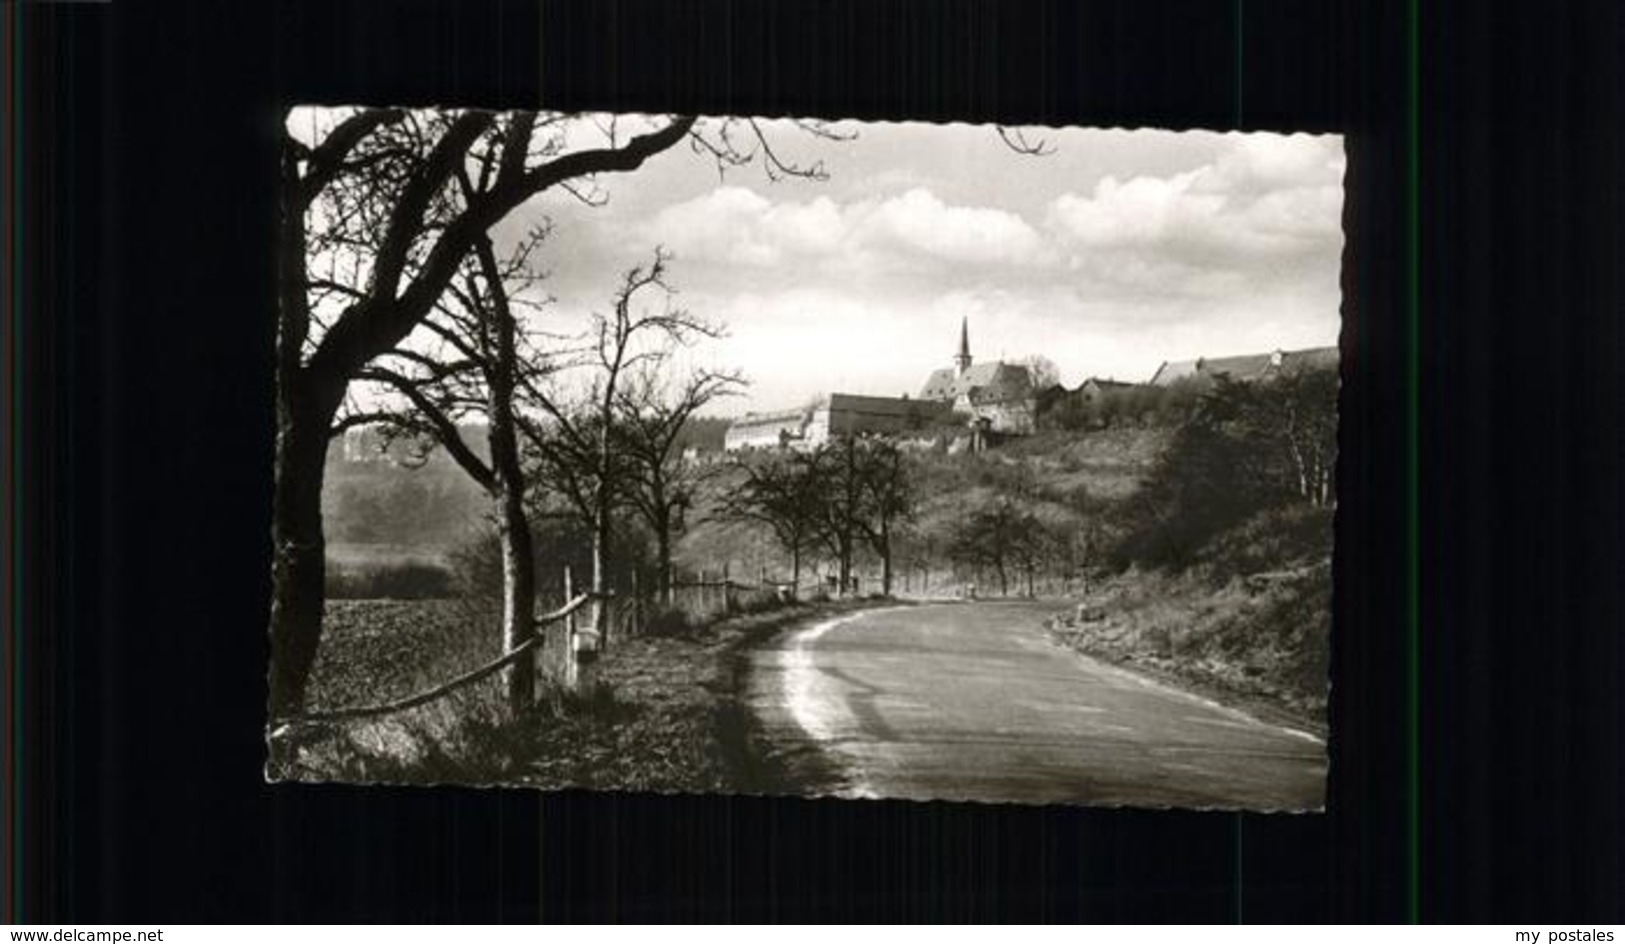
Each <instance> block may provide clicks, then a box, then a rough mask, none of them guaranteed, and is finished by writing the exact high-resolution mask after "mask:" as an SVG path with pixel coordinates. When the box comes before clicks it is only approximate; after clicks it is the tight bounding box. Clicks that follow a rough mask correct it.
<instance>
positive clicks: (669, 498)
mask: <svg viewBox="0 0 1625 944" xmlns="http://www.w3.org/2000/svg"><path fill="white" fill-rule="evenodd" d="M661 366H664V365H663V364H660V365H656V364H649V365H645V368H644V369H643V370H640V371H639V372H638V375H637V376H636V377H634V378H632V382H631V383H629V384H627V385H626V386H625V387H624V388H623V390H622V393H621V396H620V400H619V406H618V410H617V414H618V421H617V423H616V426H615V433H616V436H617V439H616V442H617V445H618V448H619V451H620V453H621V454H622V455H623V456H625V458H626V459H627V460H628V465H629V472H630V476H629V481H628V485H629V486H630V487H629V489H628V491H627V499H628V500H629V501H630V502H631V504H632V507H633V508H635V509H636V510H637V512H638V514H639V516H641V517H642V518H643V521H644V523H645V524H646V525H648V527H649V530H650V532H652V533H653V534H654V538H655V552H656V560H657V562H658V565H659V569H660V573H659V576H658V580H659V590H660V599H661V600H662V601H663V602H665V603H670V602H671V592H672V588H671V560H672V546H671V545H672V535H673V533H674V532H675V531H676V530H677V529H678V528H679V527H680V526H681V524H682V517H683V515H684V514H685V511H686V510H687V509H691V508H692V507H693V506H694V501H695V495H696V492H697V490H698V488H699V486H700V485H701V483H702V481H703V480H704V479H705V478H708V477H710V474H711V473H712V472H714V470H715V467H707V466H701V465H698V464H697V463H694V462H688V461H685V459H684V457H683V456H682V455H681V454H680V453H679V452H678V450H677V443H678V441H679V439H680V437H681V435H682V433H683V429H684V427H685V425H686V424H687V423H688V421H689V418H690V417H692V416H693V415H694V413H695V411H697V410H699V409H701V408H703V407H704V406H706V405H707V404H709V403H711V402H713V401H715V400H717V399H719V398H721V397H725V396H730V395H732V394H735V393H737V392H738V391H739V390H740V389H741V388H742V387H743V386H744V383H745V381H744V378H743V377H742V376H740V375H739V374H738V373H736V372H732V371H716V370H706V369H697V370H694V371H692V372H690V373H689V374H688V376H686V377H685V378H683V379H681V380H679V381H677V382H675V383H672V382H667V381H665V380H663V379H662V376H661V374H662V371H661V370H660V369H659V367H661Z"/></svg>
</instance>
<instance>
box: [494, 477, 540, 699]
mask: <svg viewBox="0 0 1625 944" xmlns="http://www.w3.org/2000/svg"><path fill="white" fill-rule="evenodd" d="M502 491H503V494H502V496H501V502H502V526H501V542H502V648H503V650H504V651H507V652H511V651H513V650H514V649H516V648H518V647H519V646H521V645H523V644H524V643H525V641H526V640H528V639H530V637H531V636H533V635H535V632H536V554H535V550H534V547H533V545H532V542H531V535H530V522H529V521H528V520H527V519H526V518H525V504H524V500H523V498H522V497H521V496H520V495H519V494H517V493H516V492H515V490H514V489H512V488H507V487H504V488H503V490H502ZM507 689H508V710H509V711H510V712H512V713H513V714H514V715H516V716H517V715H519V714H521V713H522V712H524V711H526V710H527V709H529V708H530V706H531V705H532V704H534V703H535V701H536V659H535V657H534V655H533V656H532V657H530V658H525V659H520V660H519V661H517V662H515V663H514V664H513V665H511V666H509V667H508V669H507Z"/></svg>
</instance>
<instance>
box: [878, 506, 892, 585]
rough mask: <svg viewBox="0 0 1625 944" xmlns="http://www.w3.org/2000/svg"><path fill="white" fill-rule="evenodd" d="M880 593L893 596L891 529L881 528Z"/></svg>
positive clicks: (885, 526) (882, 526)
mask: <svg viewBox="0 0 1625 944" xmlns="http://www.w3.org/2000/svg"><path fill="white" fill-rule="evenodd" d="M880 592H881V594H882V595H884V596H888V597H889V596H891V528H890V527H889V526H888V525H886V524H884V523H882V524H881V526H880Z"/></svg>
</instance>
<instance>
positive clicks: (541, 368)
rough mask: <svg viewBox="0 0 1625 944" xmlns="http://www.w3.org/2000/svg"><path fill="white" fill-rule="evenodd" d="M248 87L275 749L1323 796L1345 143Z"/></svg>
mask: <svg viewBox="0 0 1625 944" xmlns="http://www.w3.org/2000/svg"><path fill="white" fill-rule="evenodd" d="M283 117H284V121H283V125H282V128H281V151H282V154H281V164H280V175H281V176H280V180H278V181H277V182H276V186H277V191H278V194H279V197H278V207H279V223H278V227H279V229H278V240H279V244H278V250H277V251H278V258H277V260H276V264H277V267H278V273H279V282H278V291H279V297H278V299H277V307H276V318H277V325H276V329H275V331H276V392H275V397H276V426H275V447H274V456H275V503H274V511H273V520H272V521H270V522H268V523H267V524H268V526H269V530H270V534H271V538H272V541H273V542H274V554H273V573H272V575H271V590H272V597H271V608H270V612H269V614H268V617H269V638H270V650H269V651H270V666H269V672H268V685H269V714H268V718H267V727H266V732H265V735H266V750H267V761H266V776H267V778H268V779H269V780H271V781H279V782H281V781H305V782H344V783H384V784H423V785H462V786H501V787H513V788H528V789H542V790H555V789H565V788H581V789H589V790H608V791H639V792H656V793H671V792H679V793H721V794H753V795H774V796H803V797H839V798H851V799H860V798H861V799H907V800H949V801H978V802H985V803H1020V804H1065V805H1074V806H1106V807H1143V808H1153V809H1164V808H1185V809H1226V810H1253V811H1270V812H1305V811H1316V810H1320V809H1322V808H1323V807H1324V802H1325V794H1326V779H1327V771H1328V752H1327V743H1328V741H1329V740H1330V738H1331V736H1332V732H1331V731H1330V729H1329V727H1328V718H1327V699H1328V694H1329V660H1330V652H1331V633H1332V625H1331V624H1332V619H1331V598H1332V571H1333V569H1332V553H1333V543H1334V542H1333V534H1334V517H1335V515H1336V509H1337V483H1336V475H1335V471H1336V468H1337V461H1338V451H1337V444H1338V395H1339V389H1340V358H1339V338H1340V334H1341V331H1342V319H1341V316H1340V304H1341V290H1340V274H1341V267H1342V255H1343V244H1344V238H1343V228H1342V215H1343V204H1344V187H1343V178H1344V170H1345V158H1344V150H1343V141H1342V138H1341V137H1340V136H1338V135H1332V134H1319V135H1310V134H1301V133H1300V134H1278V133H1218V132H1207V131H1180V132H1174V131H1163V130H1156V129H1093V128H1081V127H1070V128H1053V127H1024V128H1015V127H1001V126H993V125H969V124H954V125H943V124H927V123H879V122H856V121H825V120H797V119H789V118H772V119H767V118H760V119H758V118H748V117H698V118H694V117H671V116H658V115H637V114H602V113H599V114H593V113H588V114H574V113H550V112H489V111H481V110H466V109H465V110H454V109H397V108H384V107H295V108H291V109H289V110H288V111H287V112H286V113H285V115H284V116H283Z"/></svg>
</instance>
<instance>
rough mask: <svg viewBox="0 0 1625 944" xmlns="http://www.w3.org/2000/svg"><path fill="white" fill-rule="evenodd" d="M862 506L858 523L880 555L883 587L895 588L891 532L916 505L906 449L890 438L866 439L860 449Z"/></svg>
mask: <svg viewBox="0 0 1625 944" xmlns="http://www.w3.org/2000/svg"><path fill="white" fill-rule="evenodd" d="M855 474H856V476H857V480H858V489H859V491H858V495H859V499H858V501H859V509H858V514H857V516H856V520H855V524H856V525H857V528H858V530H859V531H860V532H862V534H863V536H864V538H865V539H866V540H867V541H868V543H869V547H870V548H871V549H872V550H873V551H874V552H875V555H876V556H877V557H879V558H880V587H881V592H882V593H884V594H886V595H887V596H890V595H891V591H892V536H893V533H894V531H895V530H896V528H897V526H898V524H899V523H900V522H902V521H904V520H906V519H907V518H908V516H909V515H910V513H911V512H912V511H913V508H914V490H913V485H912V483H911V481H910V479H909V475H908V468H907V466H906V464H905V463H904V461H903V451H902V450H901V449H899V448H898V447H897V444H896V443H895V442H892V441H891V440H889V439H880V438H876V439H867V440H864V441H863V442H862V443H861V445H860V446H859V448H858V449H857V462H856V469H855Z"/></svg>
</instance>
